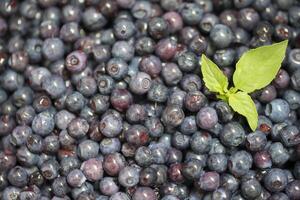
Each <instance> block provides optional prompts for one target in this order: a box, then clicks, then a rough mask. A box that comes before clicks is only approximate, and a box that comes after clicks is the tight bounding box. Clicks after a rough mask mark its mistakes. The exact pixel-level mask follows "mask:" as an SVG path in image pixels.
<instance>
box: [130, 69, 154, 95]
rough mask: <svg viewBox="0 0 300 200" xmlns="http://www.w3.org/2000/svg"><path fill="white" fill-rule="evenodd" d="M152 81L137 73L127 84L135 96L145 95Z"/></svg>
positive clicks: (144, 74)
mask: <svg viewBox="0 0 300 200" xmlns="http://www.w3.org/2000/svg"><path fill="white" fill-rule="evenodd" d="M151 84H152V80H151V77H150V76H149V75H148V74H146V73H144V72H138V73H137V74H136V75H135V76H134V77H132V79H131V80H130V83H129V88H130V90H131V91H132V92H133V93H135V94H139V95H141V94H145V93H146V92H148V91H149V90H150V88H151Z"/></svg>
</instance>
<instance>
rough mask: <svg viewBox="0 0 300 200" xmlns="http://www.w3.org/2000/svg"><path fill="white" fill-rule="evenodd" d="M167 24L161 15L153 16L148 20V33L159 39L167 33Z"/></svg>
mask: <svg viewBox="0 0 300 200" xmlns="http://www.w3.org/2000/svg"><path fill="white" fill-rule="evenodd" d="M168 29H169V24H168V22H167V21H166V20H165V19H164V18H162V17H154V18H152V19H151V20H150V21H149V22H148V32H149V35H150V36H151V37H152V38H154V39H157V40H158V39H161V38H164V37H166V36H167V35H168V34H169V30H168Z"/></svg>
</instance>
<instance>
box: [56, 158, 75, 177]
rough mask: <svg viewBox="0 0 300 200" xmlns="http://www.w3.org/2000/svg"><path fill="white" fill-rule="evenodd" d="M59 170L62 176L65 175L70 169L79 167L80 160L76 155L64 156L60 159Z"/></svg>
mask: <svg viewBox="0 0 300 200" xmlns="http://www.w3.org/2000/svg"><path fill="white" fill-rule="evenodd" d="M60 166H61V168H60V171H61V174H62V175H63V176H67V175H68V174H69V173H70V172H71V171H72V170H74V169H77V168H79V167H80V161H79V159H78V158H77V157H65V158H62V159H61V161H60Z"/></svg>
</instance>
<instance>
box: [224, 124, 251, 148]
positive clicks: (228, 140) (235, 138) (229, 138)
mask: <svg viewBox="0 0 300 200" xmlns="http://www.w3.org/2000/svg"><path fill="white" fill-rule="evenodd" d="M220 140H221V142H222V143H223V144H224V145H226V146H228V147H237V146H239V145H241V144H242V143H243V142H244V141H245V130H244V129H243V128H242V126H241V125H240V124H238V123H237V122H229V123H227V124H226V125H225V126H224V128H223V130H222V131H221V133H220Z"/></svg>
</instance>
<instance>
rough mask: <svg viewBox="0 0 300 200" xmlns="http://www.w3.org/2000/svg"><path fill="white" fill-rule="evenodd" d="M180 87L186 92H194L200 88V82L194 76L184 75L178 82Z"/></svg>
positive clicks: (197, 77) (198, 78)
mask: <svg viewBox="0 0 300 200" xmlns="http://www.w3.org/2000/svg"><path fill="white" fill-rule="evenodd" d="M180 86H181V88H182V89H183V90H184V91H186V92H194V91H197V90H200V89H201V88H202V82H201V79H200V77H199V76H197V75H195V74H185V75H184V76H183V77H182V80H181V81H180Z"/></svg>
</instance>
